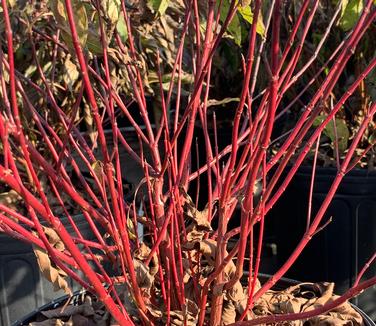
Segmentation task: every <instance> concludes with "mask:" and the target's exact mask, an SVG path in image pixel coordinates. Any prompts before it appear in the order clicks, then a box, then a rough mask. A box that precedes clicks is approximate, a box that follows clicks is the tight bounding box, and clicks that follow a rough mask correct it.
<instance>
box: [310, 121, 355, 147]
mask: <svg viewBox="0 0 376 326" xmlns="http://www.w3.org/2000/svg"><path fill="white" fill-rule="evenodd" d="M325 119H326V116H323V115H320V116H318V117H316V119H315V121H314V123H313V126H314V127H318V126H320V125H321V124H322V123H323V122H324V120H325ZM335 123H336V129H337V137H336V132H335V130H334V124H333V121H330V122H329V123H328V124H327V125H326V126H325V128H324V131H323V133H324V134H325V135H326V136H327V137H329V138H330V140H331V142H332V145H333V147H334V145H335V142H336V141H337V142H338V150H339V152H340V153H343V152H344V151H345V150H346V149H347V145H348V141H349V137H350V132H349V129H348V127H347V124H346V121H345V120H344V119H335Z"/></svg>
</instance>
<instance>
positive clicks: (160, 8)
mask: <svg viewBox="0 0 376 326" xmlns="http://www.w3.org/2000/svg"><path fill="white" fill-rule="evenodd" d="M168 2H169V0H147V6H148V7H149V9H150V10H151V11H152V12H153V13H154V14H157V13H158V14H159V15H163V14H164V13H165V12H166V9H167V8H168Z"/></svg>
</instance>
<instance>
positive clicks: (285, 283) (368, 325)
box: [11, 274, 376, 326]
mask: <svg viewBox="0 0 376 326" xmlns="http://www.w3.org/2000/svg"><path fill="white" fill-rule="evenodd" d="M269 277H270V275H267V274H259V280H260V281H261V283H264V282H265V281H267V280H268V279H269ZM298 283H299V282H297V281H295V280H291V279H288V278H282V279H280V280H279V281H278V282H277V284H276V285H275V286H274V287H273V289H274V290H281V289H285V288H287V287H289V286H292V285H296V284H298ZM84 293H85V291H76V292H75V293H74V296H73V299H72V302H73V303H75V302H79V301H80V300H79V299H80V297H81V296H82V294H84ZM67 299H68V296H63V297H61V298H59V299H57V300H53V301H51V302H50V303H48V304H45V305H44V306H42V307H40V308H38V309H36V310H34V311H33V312H31V313H29V314H27V315H25V316H24V317H23V318H22V319H19V320H17V321H15V322H14V323H13V324H12V325H11V326H25V325H28V324H29V323H30V322H32V321H33V320H35V318H36V316H37V314H38V313H39V312H40V311H44V310H49V309H54V308H57V307H60V306H62V305H63V304H64V303H65V302H66V300H67ZM353 308H354V309H355V310H356V311H358V313H359V314H360V315H361V316H362V317H363V321H364V326H376V325H375V323H374V322H373V321H372V319H371V318H370V317H369V316H367V314H366V313H364V312H363V311H362V310H361V309H359V308H358V307H356V306H354V305H353Z"/></svg>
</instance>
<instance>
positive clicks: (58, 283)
mask: <svg viewBox="0 0 376 326" xmlns="http://www.w3.org/2000/svg"><path fill="white" fill-rule="evenodd" d="M42 228H43V230H44V233H45V235H46V237H47V239H48V242H49V243H50V244H51V246H52V247H54V248H56V249H57V250H59V251H61V252H63V251H64V249H65V246H64V243H63V242H62V241H61V239H60V237H59V236H58V234H57V233H56V232H55V231H54V230H53V229H51V228H48V227H44V226H42ZM33 250H34V254H35V256H36V257H37V261H38V265H39V269H40V271H41V273H42V275H43V276H44V277H45V278H46V279H47V280H48V281H50V282H51V283H52V285H53V288H54V291H59V290H63V291H64V292H65V293H66V294H68V295H72V290H71V289H70V288H69V285H68V282H67V280H66V277H67V274H66V273H65V272H64V271H63V270H62V269H61V268H60V267H58V266H56V265H55V264H53V262H51V260H50V257H49V256H48V254H47V252H46V251H45V250H43V249H40V248H38V247H36V246H33Z"/></svg>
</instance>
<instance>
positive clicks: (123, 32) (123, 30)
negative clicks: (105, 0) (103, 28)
mask: <svg viewBox="0 0 376 326" xmlns="http://www.w3.org/2000/svg"><path fill="white" fill-rule="evenodd" d="M116 30H117V32H118V34H119V36H120V38H121V40H122V41H123V42H126V41H127V39H128V30H127V25H126V23H125V20H124V17H123V15H121V16H120V18H119V20H118V22H117V24H116Z"/></svg>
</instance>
